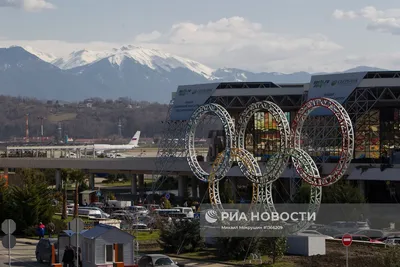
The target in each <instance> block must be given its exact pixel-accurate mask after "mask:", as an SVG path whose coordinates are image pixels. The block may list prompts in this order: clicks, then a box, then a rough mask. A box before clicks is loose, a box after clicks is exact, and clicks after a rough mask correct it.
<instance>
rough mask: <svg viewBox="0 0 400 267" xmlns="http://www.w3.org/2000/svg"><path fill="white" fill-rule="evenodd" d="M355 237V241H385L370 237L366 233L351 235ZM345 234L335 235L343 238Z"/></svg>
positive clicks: (337, 237)
mask: <svg viewBox="0 0 400 267" xmlns="http://www.w3.org/2000/svg"><path fill="white" fill-rule="evenodd" d="M351 236H352V237H353V241H365V242H370V243H383V242H382V241H379V240H378V239H372V238H369V237H368V236H366V235H351ZM342 237H343V235H337V236H335V238H336V239H342Z"/></svg>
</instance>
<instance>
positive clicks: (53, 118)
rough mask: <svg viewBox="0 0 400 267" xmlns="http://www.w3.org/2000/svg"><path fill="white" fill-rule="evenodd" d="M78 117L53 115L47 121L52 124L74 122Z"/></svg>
mask: <svg viewBox="0 0 400 267" xmlns="http://www.w3.org/2000/svg"><path fill="white" fill-rule="evenodd" d="M76 115H77V114H76V113H60V114H52V115H50V116H49V117H48V118H47V120H49V121H51V122H60V121H69V120H74V119H75V118H76Z"/></svg>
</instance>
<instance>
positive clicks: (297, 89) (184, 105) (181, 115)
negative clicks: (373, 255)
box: [161, 71, 400, 203]
mask: <svg viewBox="0 0 400 267" xmlns="http://www.w3.org/2000/svg"><path fill="white" fill-rule="evenodd" d="M316 97H327V98H332V99H335V100H337V101H338V102H339V103H341V104H342V105H343V107H344V108H345V109H346V111H347V113H348V114H349V116H350V118H351V120H352V123H353V128H354V133H355V147H354V159H353V161H352V164H351V167H350V168H349V169H348V173H347V175H346V177H345V179H348V180H351V181H353V182H354V183H355V184H358V186H359V187H360V189H361V190H362V191H363V192H364V193H365V197H366V198H367V199H368V201H369V202H379V203H384V202H394V203H397V202H398V200H400V182H399V180H400V71H399V72H395V71H378V72H376V71H375V72H356V73H339V74H323V75H315V76H313V77H312V78H311V81H310V83H306V84H275V83H272V82H231V83H210V84H198V85H188V86H180V87H179V88H178V90H177V92H176V94H175V96H174V100H173V105H172V107H171V111H170V121H169V123H170V125H171V126H170V129H169V130H170V132H171V135H174V134H175V136H177V137H178V138H183V137H182V136H181V135H180V134H181V132H182V131H181V130H182V129H181V130H179V126H177V125H178V124H179V122H184V121H187V120H189V119H190V116H191V114H192V112H193V111H194V110H195V109H196V108H197V107H198V106H200V105H203V104H206V103H217V104H220V105H222V106H223V107H224V108H225V109H226V110H227V111H228V112H229V113H230V115H231V116H232V117H233V118H237V117H238V114H240V112H242V111H243V110H244V109H245V108H246V107H248V106H249V105H250V104H252V103H255V102H258V101H263V100H268V101H271V102H273V103H275V104H277V105H278V106H279V107H280V108H281V109H282V110H283V111H284V112H285V114H286V117H287V119H288V120H289V121H290V122H291V121H292V120H293V118H294V116H295V114H296V112H297V111H298V110H299V108H300V107H301V105H302V104H303V103H305V102H306V101H307V100H309V99H312V98H316ZM303 130H304V140H303V143H304V148H303V149H304V150H306V151H307V152H308V153H309V155H311V156H312V157H313V158H314V160H315V161H316V163H317V164H318V167H319V170H320V172H321V174H322V175H326V174H328V173H329V172H330V171H331V170H332V169H333V168H334V166H335V165H336V163H337V162H338V159H339V155H340V152H341V149H342V146H341V138H340V135H341V134H340V131H339V129H338V123H337V120H336V118H335V117H334V116H333V114H332V113H330V112H329V111H328V110H324V109H322V108H321V109H317V110H316V111H314V112H313V113H312V114H311V115H310V116H309V118H308V119H307V122H306V124H305V126H304V129H303ZM217 132H218V131H217ZM179 136H180V137H179ZM209 137H211V135H210V136H209ZM213 138H214V139H215V138H217V139H218V138H219V139H220V142H219V143H218V141H217V142H216V141H215V140H214V141H211V142H212V143H213V144H214V147H213V148H210V150H209V154H208V159H207V161H212V160H213V158H215V156H216V154H217V153H218V152H221V151H222V150H223V149H224V148H223V145H222V146H221V144H223V143H224V142H223V138H224V133H223V132H222V131H219V134H217V136H215V135H214V136H213ZM279 142H280V139H279V131H278V128H277V123H276V121H275V120H274V118H273V117H272V116H271V114H268V113H266V112H258V113H256V114H255V115H254V119H253V120H251V122H250V123H249V124H248V128H247V134H246V150H248V151H250V152H251V153H252V154H253V155H254V157H255V158H256V159H257V160H258V161H266V160H268V158H269V157H271V156H272V155H273V154H274V153H276V152H277V149H278V147H279ZM217 143H218V144H220V146H219V147H218V146H215V144H217ZM162 149H163V148H162V147H161V150H162ZM165 149H167V147H165ZM177 149H178V148H177ZM168 150H169V151H171V147H169V148H168ZM169 153H170V152H169ZM234 168H236V170H233V171H232V172H230V173H235V172H238V173H237V174H235V175H234V176H240V173H239V172H240V171H239V170H238V168H237V167H234ZM285 178H294V179H285ZM296 178H297V176H296V174H295V173H294V171H293V170H292V169H291V168H290V167H288V168H287V170H286V171H285V172H284V173H283V177H281V179H280V180H281V183H282V186H284V187H287V188H288V191H290V188H291V185H290V183H291V182H289V181H292V180H295V179H296ZM239 179H240V178H239Z"/></svg>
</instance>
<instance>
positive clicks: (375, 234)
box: [351, 229, 385, 239]
mask: <svg viewBox="0 0 400 267" xmlns="http://www.w3.org/2000/svg"><path fill="white" fill-rule="evenodd" d="M351 234H355V235H366V236H368V237H369V238H372V239H379V238H382V237H384V236H385V233H384V232H383V231H382V230H375V229H370V230H360V231H357V232H354V233H351Z"/></svg>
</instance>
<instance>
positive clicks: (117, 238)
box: [82, 224, 134, 267]
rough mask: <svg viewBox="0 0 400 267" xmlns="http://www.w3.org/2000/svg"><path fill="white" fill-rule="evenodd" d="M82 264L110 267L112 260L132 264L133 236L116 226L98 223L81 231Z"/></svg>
mask: <svg viewBox="0 0 400 267" xmlns="http://www.w3.org/2000/svg"><path fill="white" fill-rule="evenodd" d="M82 237H83V240H82V264H83V266H85V267H86V266H87V267H99V266H101V267H108V266H110V267H112V266H113V263H114V262H124V263H125V266H129V265H133V264H134V252H133V248H134V237H133V236H132V235H131V234H129V233H127V232H125V231H122V230H120V229H118V228H117V227H114V226H111V225H105V224H98V225H96V226H95V227H93V228H92V229H90V230H87V231H86V232H84V233H82Z"/></svg>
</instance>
